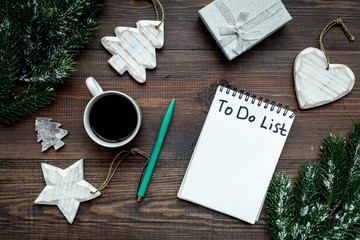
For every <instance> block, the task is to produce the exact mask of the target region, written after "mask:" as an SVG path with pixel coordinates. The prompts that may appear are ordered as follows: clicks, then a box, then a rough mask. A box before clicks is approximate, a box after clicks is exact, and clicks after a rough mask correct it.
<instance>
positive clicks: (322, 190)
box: [268, 123, 360, 240]
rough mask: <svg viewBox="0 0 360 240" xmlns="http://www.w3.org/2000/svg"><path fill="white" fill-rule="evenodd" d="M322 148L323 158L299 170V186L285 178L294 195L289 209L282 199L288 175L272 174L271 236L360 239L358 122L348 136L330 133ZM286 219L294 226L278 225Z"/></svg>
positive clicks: (270, 196) (320, 157)
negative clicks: (289, 217)
mask: <svg viewBox="0 0 360 240" xmlns="http://www.w3.org/2000/svg"><path fill="white" fill-rule="evenodd" d="M320 149H321V151H320V154H319V160H318V161H317V162H316V163H315V164H313V165H311V164H310V163H308V162H307V163H305V164H304V165H303V166H302V168H301V169H300V172H299V177H298V181H297V183H296V184H295V187H294V188H291V183H290V181H289V183H287V184H288V185H289V187H287V188H286V189H287V191H291V192H287V195H288V196H291V194H293V196H294V203H293V204H292V205H291V204H288V205H287V209H283V208H284V206H285V205H283V204H280V203H282V202H283V201H284V199H283V195H284V194H283V193H284V184H285V183H283V184H280V183H279V182H281V181H280V179H287V178H286V177H285V176H284V175H282V176H281V177H280V176H279V175H274V177H273V179H272V180H271V183H270V187H269V193H268V217H269V230H270V234H271V236H272V238H273V239H291V240H293V239H338V240H340V239H341V240H342V239H359V240H360V230H359V226H360V124H359V123H356V124H355V126H354V128H353V129H352V131H351V133H350V134H349V137H348V138H344V137H342V136H339V137H335V136H333V135H330V136H329V137H328V138H326V139H325V140H324V142H323V145H322V147H321V148H320ZM282 182H284V181H282ZM285 182H286V181H285ZM288 216H293V218H292V219H288ZM284 219H286V220H287V221H286V222H291V223H292V224H291V227H290V228H284V227H282V225H279V223H282V222H283V221H284Z"/></svg>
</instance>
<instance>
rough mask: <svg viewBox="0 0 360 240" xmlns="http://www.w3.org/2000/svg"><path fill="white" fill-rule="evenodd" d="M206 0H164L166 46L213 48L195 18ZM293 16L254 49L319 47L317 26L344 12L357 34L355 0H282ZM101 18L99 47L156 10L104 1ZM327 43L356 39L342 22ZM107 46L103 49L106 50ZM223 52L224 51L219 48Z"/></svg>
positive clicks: (359, 19)
mask: <svg viewBox="0 0 360 240" xmlns="http://www.w3.org/2000/svg"><path fill="white" fill-rule="evenodd" d="M210 2H211V1H210V0H197V1H186V3H184V1H183V0H171V1H164V2H163V5H164V7H165V13H166V15H165V16H166V18H165V46H164V49H197V50H200V49H216V50H217V51H219V52H221V50H220V48H218V46H217V45H216V42H215V41H214V40H213V39H212V37H211V35H210V33H209V32H208V30H207V29H206V27H205V25H204V24H203V23H202V21H201V20H200V18H199V15H198V13H197V12H198V11H199V10H200V9H201V8H202V7H204V6H206V5H207V4H208V3H210ZM283 3H284V5H285V7H286V8H287V9H288V11H289V13H290V15H291V16H292V17H293V20H292V21H290V22H289V23H288V24H286V25H285V26H284V27H283V28H281V29H280V30H279V31H277V32H276V33H275V34H273V35H272V36H270V37H269V38H267V39H266V40H265V41H263V42H262V43H261V44H258V45H257V46H256V47H255V48H254V50H261V51H262V50H295V49H297V50H298V51H300V50H302V49H304V48H306V47H318V45H319V44H318V38H319V35H320V32H321V30H322V29H323V28H324V27H325V26H326V24H328V23H329V22H330V21H331V20H333V19H335V18H343V19H344V20H346V21H347V22H346V24H347V26H348V27H349V29H350V31H351V32H352V34H353V35H354V36H359V34H360V29H359V28H358V27H357V26H358V25H359V23H360V14H359V8H360V7H359V4H358V2H357V1H352V0H345V1H341V2H340V3H339V2H338V1H321V0H313V1H300V2H299V1H296V0H284V1H283ZM98 16H99V18H100V20H101V21H102V23H101V25H100V29H99V30H98V31H97V32H96V36H95V38H94V40H93V41H92V43H91V44H89V45H88V46H87V49H102V50H104V49H103V47H102V46H101V43H100V40H101V38H102V37H104V36H110V35H113V33H114V28H115V27H118V26H125V27H135V23H136V22H137V21H138V20H155V19H156V17H155V12H154V10H153V8H152V4H151V2H150V1H116V0H107V1H104V3H103V7H102V8H101V11H100V12H99V15H98ZM324 44H325V47H327V48H328V49H332V50H336V51H340V50H354V49H356V48H358V46H359V42H353V43H350V42H349V41H348V40H347V38H346V36H345V34H344V33H343V32H342V30H341V29H340V28H335V29H332V30H331V31H330V32H329V33H328V34H327V35H326V36H325V38H324ZM104 51H105V50H104ZM221 54H222V53H221Z"/></svg>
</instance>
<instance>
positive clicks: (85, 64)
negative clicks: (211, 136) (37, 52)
mask: <svg viewBox="0 0 360 240" xmlns="http://www.w3.org/2000/svg"><path fill="white" fill-rule="evenodd" d="M359 53H360V52H359V51H353V52H345V53H344V52H331V51H330V53H329V54H330V55H332V56H333V58H334V59H337V60H339V62H342V63H345V64H347V65H348V66H349V67H350V68H352V69H353V71H354V73H355V76H356V75H357V76H359V75H360V71H359V69H358V68H356V66H355V65H356V63H358V62H360V54H359ZM217 54H218V51H194V50H191V51H184V50H176V51H164V52H162V53H161V56H159V57H158V61H159V66H158V68H157V69H156V70H152V71H148V81H147V83H145V85H140V84H138V83H137V82H136V81H134V80H133V79H132V78H131V77H130V76H129V74H127V73H126V74H125V75H124V76H120V75H118V73H117V72H116V71H115V70H113V69H112V68H111V66H108V65H107V63H106V62H105V59H106V56H107V55H109V54H107V53H105V52H102V51H95V50H94V51H84V52H83V53H82V55H81V56H80V58H79V60H80V61H79V63H78V65H77V68H78V72H76V73H75V74H74V75H73V76H72V77H71V78H70V79H67V80H66V83H65V85H64V86H63V87H62V88H61V89H60V90H59V91H58V92H57V93H58V96H57V101H56V102H55V103H53V104H52V105H50V106H48V107H45V108H43V109H41V110H40V111H38V112H37V113H35V114H33V115H31V116H29V117H28V118H26V119H24V120H21V121H19V122H18V123H17V124H14V125H10V126H0V131H1V132H2V134H3V136H7V138H8V139H12V141H7V140H6V139H5V138H2V139H1V142H0V149H2V156H1V158H3V159H18V158H22V157H27V158H31V159H61V158H67V159H80V158H88V157H89V156H91V157H96V158H99V159H112V157H113V156H114V155H115V153H116V152H117V151H118V150H108V149H106V148H103V147H100V146H97V145H96V144H95V143H93V142H92V141H91V140H90V138H89V137H88V136H87V135H86V132H85V130H84V127H83V124H82V117H83V111H84V109H85V106H86V104H87V102H88V101H89V100H90V99H91V95H90V93H89V92H88V90H87V88H86V86H85V79H86V78H87V77H88V76H93V77H95V78H96V79H97V80H98V82H99V83H100V84H101V85H102V86H103V89H104V90H117V91H123V92H125V93H127V94H129V95H130V96H133V97H134V98H135V99H136V100H137V101H138V103H139V105H140V107H141V108H142V112H143V116H144V121H143V124H142V128H141V129H140V132H139V135H138V136H137V137H136V138H135V140H134V141H133V142H132V143H131V144H130V145H129V146H127V147H140V148H142V149H143V150H144V151H146V152H149V153H150V152H151V149H152V147H153V144H154V139H155V138H156V135H157V131H158V128H159V126H160V124H161V121H162V117H163V115H164V112H165V111H166V108H167V105H168V103H169V101H170V100H171V99H172V98H174V97H175V98H176V99H177V101H176V106H175V112H174V118H173V121H172V123H171V126H170V129H169V132H168V135H167V137H166V141H165V144H164V148H163V150H162V152H161V155H160V158H161V159H181V160H188V159H189V158H190V156H191V154H192V150H193V148H194V146H195V144H196V141H197V138H198V135H199V133H200V130H201V128H202V125H203V122H204V120H205V117H206V114H207V111H208V109H209V106H210V102H211V97H212V94H213V93H214V92H215V88H216V84H217V83H219V82H220V83H228V84H230V85H232V86H236V87H238V88H239V89H244V90H246V91H249V92H251V93H253V94H256V95H258V96H262V97H264V98H269V99H271V100H274V101H276V102H281V103H283V104H286V105H289V106H290V107H292V108H296V109H297V110H299V109H298V106H297V101H296V96H295V90H294V83H293V79H292V61H293V58H294V56H296V54H297V52H295V51H281V52H276V51H250V52H248V53H247V54H245V56H244V58H243V59H237V60H235V61H234V62H232V63H231V64H229V62H228V61H227V60H225V57H223V58H222V59H221V60H218V57H219V56H217ZM174 62H175V63H176V65H174ZM89 63H90V65H89ZM267 63H270V64H267ZM274 69H276V71H275V70H274ZM359 91H360V88H359V86H358V85H355V87H354V89H353V91H352V92H351V93H350V94H349V95H347V96H346V97H344V98H343V99H340V100H339V101H336V102H335V103H333V104H330V105H325V106H323V107H320V108H316V109H312V110H305V111H299V112H298V115H297V118H296V120H295V122H294V125H293V128H292V130H291V132H290V135H289V138H288V140H287V143H286V145H285V148H284V151H283V153H282V156H281V159H299V158H304V159H315V158H316V157H317V153H318V149H319V146H320V144H321V142H322V140H323V138H324V137H325V136H328V135H329V133H330V132H332V133H333V134H336V135H338V134H345V135H346V134H347V133H348V132H349V131H350V129H351V127H352V126H353V124H354V122H355V121H356V120H358V119H359V118H360V109H359V108H358V107H357V106H358V96H359ZM36 117H51V118H53V120H54V121H57V122H60V123H62V124H63V128H64V129H67V130H68V131H69V135H68V136H67V137H65V138H64V139H63V141H64V142H65V144H66V145H65V146H64V147H63V149H61V150H59V151H54V150H53V149H49V150H48V151H47V152H45V153H41V152H40V148H41V147H40V144H39V143H37V142H36V133H35V132H34V123H35V118H36ZM310 122H311V124H309V123H310ZM16 143H17V144H16ZM20 143H21V147H19V144H20ZM37 150H38V151H37Z"/></svg>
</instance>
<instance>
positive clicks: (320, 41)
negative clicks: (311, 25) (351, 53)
mask: <svg viewBox="0 0 360 240" xmlns="http://www.w3.org/2000/svg"><path fill="white" fill-rule="evenodd" d="M344 22H345V21H344V20H342V19H341V18H338V19H335V20H332V21H331V22H330V23H329V24H328V25H326V27H325V28H324V29H323V30H322V31H321V34H320V38H319V43H320V49H321V51H323V52H324V54H325V57H326V70H329V67H330V61H329V57H328V56H327V54H326V51H325V48H324V44H323V42H322V40H323V37H324V35H325V34H326V33H327V32H328V31H329V30H330V28H332V27H333V26H335V25H340V26H341V28H342V30H343V31H344V33H345V34H346V36H347V37H348V39H349V40H350V42H352V41H354V40H355V37H354V36H353V35H351V33H350V31H349V29H348V28H347V27H346V26H345V23H344Z"/></svg>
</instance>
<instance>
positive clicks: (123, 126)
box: [89, 95, 138, 143]
mask: <svg viewBox="0 0 360 240" xmlns="http://www.w3.org/2000/svg"><path fill="white" fill-rule="evenodd" d="M89 121H90V127H91V129H92V131H93V132H94V133H95V135H96V136H97V137H99V138H100V139H102V140H104V141H106V142H111V143H115V142H121V141H123V140H125V139H127V138H128V137H130V135H131V134H132V133H133V132H134V131H135V128H136V125H137V121H138V117H137V114H136V109H135V107H134V105H133V104H132V103H131V102H130V100H128V99H127V98H125V97H122V96H119V95H107V96H104V97H102V98H100V99H99V100H98V101H97V102H96V103H95V104H94V105H93V107H92V108H91V110H90V116H89Z"/></svg>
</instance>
